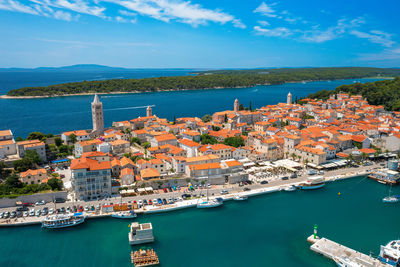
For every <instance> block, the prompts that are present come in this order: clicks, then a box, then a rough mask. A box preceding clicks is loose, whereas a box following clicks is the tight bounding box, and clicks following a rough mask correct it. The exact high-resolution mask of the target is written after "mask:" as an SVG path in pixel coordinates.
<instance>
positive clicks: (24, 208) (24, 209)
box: [17, 206, 29, 211]
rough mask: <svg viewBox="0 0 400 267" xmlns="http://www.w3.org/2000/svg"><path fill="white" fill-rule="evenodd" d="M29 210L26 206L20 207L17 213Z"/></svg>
mask: <svg viewBox="0 0 400 267" xmlns="http://www.w3.org/2000/svg"><path fill="white" fill-rule="evenodd" d="M28 210H29V209H28V207H26V206H22V207H18V208H17V211H28Z"/></svg>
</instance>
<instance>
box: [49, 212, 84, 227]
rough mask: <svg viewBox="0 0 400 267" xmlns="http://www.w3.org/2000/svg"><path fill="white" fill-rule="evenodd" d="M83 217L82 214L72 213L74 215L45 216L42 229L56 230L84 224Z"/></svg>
mask: <svg viewBox="0 0 400 267" xmlns="http://www.w3.org/2000/svg"><path fill="white" fill-rule="evenodd" d="M85 218H86V217H85V216H83V214H82V212H79V213H74V214H65V215H64V214H62V215H58V214H56V215H54V216H47V217H46V218H45V219H44V220H43V221H42V227H43V228H49V229H57V228H65V227H70V226H76V225H78V224H81V223H84V222H85Z"/></svg>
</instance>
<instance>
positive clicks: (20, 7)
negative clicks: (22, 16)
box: [0, 0, 39, 15]
mask: <svg viewBox="0 0 400 267" xmlns="http://www.w3.org/2000/svg"><path fill="white" fill-rule="evenodd" d="M0 9H3V10H9V11H16V12H21V13H28V14H32V15H39V14H38V12H37V11H36V10H35V9H33V8H32V7H30V6H27V5H24V4H21V3H20V2H18V1H13V0H0Z"/></svg>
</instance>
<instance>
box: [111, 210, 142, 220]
mask: <svg viewBox="0 0 400 267" xmlns="http://www.w3.org/2000/svg"><path fill="white" fill-rule="evenodd" d="M111 217H113V218H118V219H133V218H136V217H137V214H136V213H135V212H134V211H133V210H129V211H120V212H117V213H114V214H112V215H111Z"/></svg>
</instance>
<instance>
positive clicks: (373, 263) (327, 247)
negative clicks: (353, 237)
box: [307, 235, 391, 267]
mask: <svg viewBox="0 0 400 267" xmlns="http://www.w3.org/2000/svg"><path fill="white" fill-rule="evenodd" d="M307 241H308V242H310V243H311V244H312V245H311V247H310V249H311V250H312V251H314V252H316V253H318V254H321V255H323V256H325V257H327V258H329V259H331V260H334V258H340V257H343V256H346V257H348V258H349V259H351V260H352V261H355V262H357V263H359V264H360V265H362V266H366V267H389V266H391V265H388V264H385V263H382V262H381V261H379V260H378V259H375V258H373V257H372V256H369V255H366V254H364V253H361V252H358V251H356V250H354V249H351V248H348V247H346V246H343V245H341V244H339V243H336V242H334V241H331V240H329V239H326V238H319V237H318V236H315V235H311V236H309V237H308V238H307Z"/></svg>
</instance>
